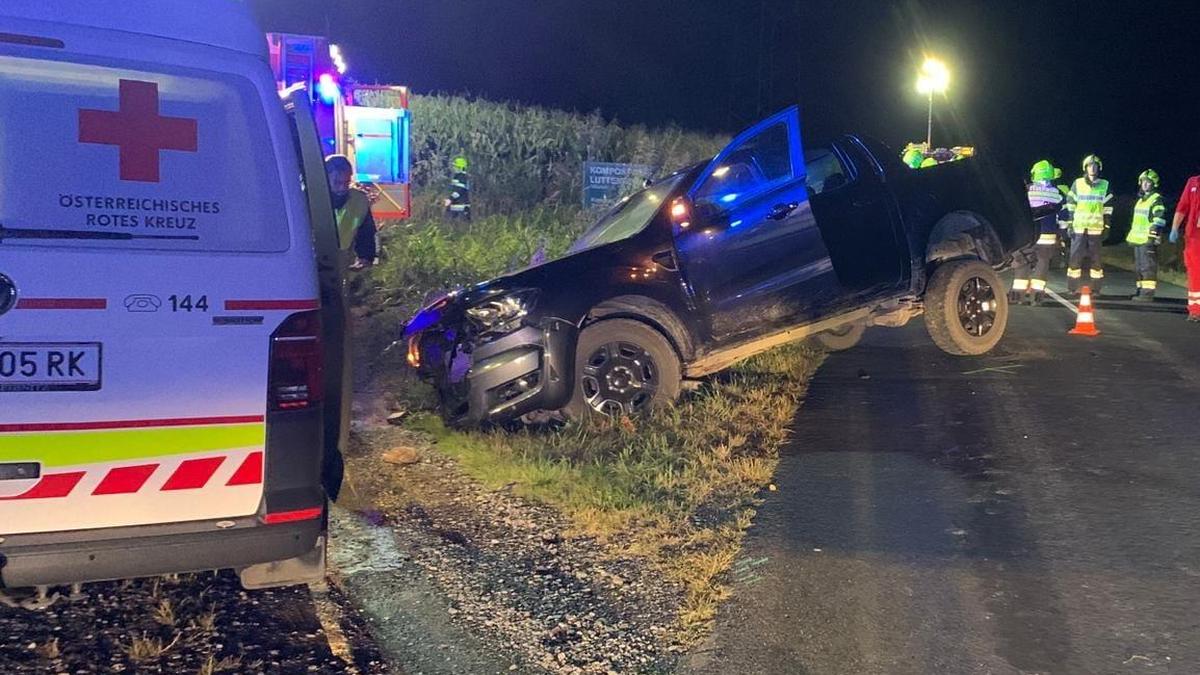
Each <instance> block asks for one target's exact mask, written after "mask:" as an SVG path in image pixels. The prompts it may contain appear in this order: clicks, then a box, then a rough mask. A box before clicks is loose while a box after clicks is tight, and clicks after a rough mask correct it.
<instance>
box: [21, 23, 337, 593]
mask: <svg viewBox="0 0 1200 675" xmlns="http://www.w3.org/2000/svg"><path fill="white" fill-rule="evenodd" d="M304 99H305V96H304V95H303V93H302V92H301V93H299V94H297V95H296V96H294V97H284V98H282V99H281V96H280V95H279V94H278V93H277V91H276V88H275V82H274V77H273V76H272V74H271V70H270V68H269V65H268V61H267V53H266V40H265V37H264V34H263V33H262V32H261V30H260V29H259V28H258V27H257V26H256V25H255V23H254V21H253V20H252V19H251V17H250V16H249V12H248V10H247V9H246V8H245V6H244V4H243V3H241V2H237V1H236V0H186V1H185V0H112V1H108V0H55V1H54V2H46V1H45V0H4V2H3V3H0V588H3V587H24V586H38V585H52V584H61V583H68V582H79V581H92V580H101V579H114V578H127V577H135V576H144V575H154V574H161V573H168V572H184V571H192V570H208V569H219V568H235V569H238V570H241V573H242V581H243V583H244V584H245V585H247V586H248V587H264V586H272V585H281V584H285V583H298V582H304V581H310V580H315V579H319V578H320V577H321V576H322V573H323V566H324V555H323V554H324V532H325V526H326V504H327V496H328V495H329V494H330V493H331V492H336V490H337V486H338V484H339V483H340V466H341V464H340V454H339V449H340V445H341V443H342V442H343V440H344V432H345V421H346V419H345V417H346V415H345V413H346V410H347V408H348V406H347V405H346V404H347V402H348V401H347V399H348V397H347V396H346V393H345V391H346V390H345V382H346V377H345V376H346V373H345V370H346V369H345V368H344V365H343V354H344V350H343V344H342V343H343V341H344V332H343V331H344V312H345V307H344V304H343V301H342V296H341V292H340V288H341V282H340V279H339V278H338V276H339V271H338V265H337V260H338V258H337V241H336V228H335V227H334V224H333V215H332V209H331V205H330V197H329V191H328V186H327V183H326V180H325V173H324V170H323V167H322V162H321V156H320V155H321V153H320V146H319V143H318V140H317V137H316V133H315V129H314V127H313V125H312V119H311V116H310V114H309V112H308V108H307V104H306V103H305V100H304ZM323 476H324V480H323Z"/></svg>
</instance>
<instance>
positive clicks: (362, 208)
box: [325, 155, 378, 269]
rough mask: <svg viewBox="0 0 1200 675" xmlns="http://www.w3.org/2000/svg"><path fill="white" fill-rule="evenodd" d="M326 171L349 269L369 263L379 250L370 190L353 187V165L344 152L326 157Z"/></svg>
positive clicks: (339, 235) (339, 237) (370, 263)
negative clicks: (364, 190)
mask: <svg viewBox="0 0 1200 675" xmlns="http://www.w3.org/2000/svg"><path fill="white" fill-rule="evenodd" d="M325 173H326V175H327V176H328V177H329V191H330V193H331V194H332V197H333V210H334V215H335V216H336V217H337V231H338V245H339V246H341V248H342V251H343V252H344V257H345V258H346V261H347V265H348V266H349V267H350V269H361V268H363V267H370V266H371V265H372V264H374V262H375V256H376V254H377V252H378V249H377V248H376V242H375V217H374V216H372V215H371V200H370V198H368V197H367V193H365V192H363V191H362V190H359V189H358V188H356V187H351V185H350V180H351V178H352V177H353V176H354V166H353V165H351V164H350V159H349V158H347V157H346V156H345V155H330V156H328V157H326V158H325Z"/></svg>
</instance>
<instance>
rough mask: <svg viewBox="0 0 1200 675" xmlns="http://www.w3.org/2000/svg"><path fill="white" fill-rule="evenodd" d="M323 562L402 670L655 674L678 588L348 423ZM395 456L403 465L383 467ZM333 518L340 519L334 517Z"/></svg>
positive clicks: (667, 642) (518, 502) (525, 506)
mask: <svg viewBox="0 0 1200 675" xmlns="http://www.w3.org/2000/svg"><path fill="white" fill-rule="evenodd" d="M358 438H359V441H360V442H359V443H358V444H357V447H356V450H355V451H354V452H352V453H351V456H349V457H348V458H347V475H348V477H349V483H348V484H347V486H346V489H345V490H344V492H343V496H342V500H341V503H340V505H339V506H340V508H339V510H340V513H339V514H338V516H337V519H336V521H335V535H334V536H335V539H334V546H333V547H332V555H331V557H332V563H333V566H334V569H335V572H334V573H335V575H336V576H337V577H338V578H339V579H341V580H342V583H344V584H345V587H346V588H347V589H348V591H349V593H350V595H351V598H352V600H353V601H354V603H355V605H356V606H357V607H359V608H360V609H361V610H363V612H364V613H365V614H366V615H367V616H368V617H369V621H370V623H371V626H372V629H373V630H374V632H375V635H376V637H377V639H378V640H379V641H380V643H381V644H384V645H386V647H385V650H386V653H387V656H388V657H389V659H392V660H393V662H394V663H395V664H396V665H397V666H398V667H400V668H403V669H404V670H405V671H407V672H424V673H463V672H472V673H488V672H522V673H536V672H553V673H608V672H622V673H626V672H663V671H666V670H669V669H670V668H671V665H672V664H673V662H674V659H675V655H676V654H677V653H678V652H679V651H681V650H682V644H681V643H680V642H679V641H678V640H677V639H676V638H675V636H674V632H675V631H674V626H675V624H676V618H677V611H678V607H679V605H680V602H681V599H682V595H683V589H682V588H680V587H679V586H678V585H675V584H671V583H665V582H664V581H663V579H662V577H661V575H660V574H659V573H657V572H656V571H655V570H654V569H653V568H652V567H651V566H650V565H648V564H647V563H646V562H644V561H643V560H640V559H637V558H632V557H628V556H623V555H621V553H620V551H619V549H617V548H616V547H613V546H610V545H603V544H601V543H599V542H597V541H595V540H594V539H590V538H587V537H568V536H564V533H565V532H567V531H568V530H569V529H570V524H569V523H568V522H566V521H565V519H564V518H563V517H562V516H561V515H559V514H558V513H557V512H556V511H554V510H553V509H551V508H549V507H546V506H543V505H540V504H536V503H532V502H529V501H527V500H525V499H522V498H520V497H517V496H515V495H513V494H511V492H510V491H508V490H505V489H500V490H489V489H486V488H484V487H482V486H480V485H479V484H478V483H476V482H474V481H472V480H470V479H469V478H466V477H465V476H464V475H463V474H462V473H461V471H460V470H459V469H458V467H457V466H456V464H455V462H454V461H453V460H451V459H449V458H447V457H444V456H442V455H439V454H438V453H436V452H433V451H431V450H429V449H427V448H421V447H420V443H419V441H418V439H415V438H413V436H412V435H411V433H410V432H406V431H404V430H402V429H397V428H391V427H387V426H386V425H385V424H382V423H378V422H377V423H375V424H373V425H372V424H370V423H368V424H367V425H365V427H360V433H359V434H358ZM397 449H405V450H408V451H410V452H408V453H401V454H402V456H403V461H401V462H396V461H395V460H394V458H395V454H392V455H389V456H390V457H393V461H392V462H389V461H384V460H383V459H382V456H383V455H384V453H385V451H387V450H397ZM341 509H344V510H341Z"/></svg>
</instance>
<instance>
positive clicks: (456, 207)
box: [450, 204, 470, 211]
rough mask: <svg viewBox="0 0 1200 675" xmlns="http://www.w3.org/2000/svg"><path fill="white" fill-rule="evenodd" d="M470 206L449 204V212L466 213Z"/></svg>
mask: <svg viewBox="0 0 1200 675" xmlns="http://www.w3.org/2000/svg"><path fill="white" fill-rule="evenodd" d="M469 206H470V204H451V205H450V210H451V211H466V210H467V208H468V207H469Z"/></svg>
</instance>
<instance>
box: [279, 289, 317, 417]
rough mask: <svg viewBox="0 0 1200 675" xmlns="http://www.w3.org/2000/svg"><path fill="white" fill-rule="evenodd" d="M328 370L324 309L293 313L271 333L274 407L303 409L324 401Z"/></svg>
mask: <svg viewBox="0 0 1200 675" xmlns="http://www.w3.org/2000/svg"><path fill="white" fill-rule="evenodd" d="M324 370H325V366H324V359H323V356H322V346H321V315H320V312H319V311H311V312H298V313H296V314H293V315H291V316H289V317H288V318H287V319H285V320H284V322H283V324H282V325H280V326H279V328H278V329H276V330H275V332H274V333H273V334H272V335H271V365H270V371H269V375H268V378H267V379H268V390H267V396H268V401H269V407H270V409H271V410H303V409H306V408H311V407H312V406H314V405H316V404H317V403H320V401H321V398H322V395H323V394H324V391H323V384H322V383H323V381H324Z"/></svg>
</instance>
